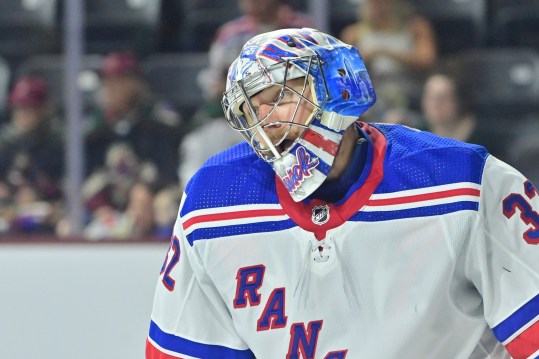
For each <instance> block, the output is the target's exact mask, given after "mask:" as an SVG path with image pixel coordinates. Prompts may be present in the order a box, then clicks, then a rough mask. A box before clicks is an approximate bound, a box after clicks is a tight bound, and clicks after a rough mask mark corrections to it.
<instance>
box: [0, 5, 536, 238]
mask: <svg viewBox="0 0 539 359" xmlns="http://www.w3.org/2000/svg"><path fill="white" fill-rule="evenodd" d="M185 1H186V2H188V1H189V0H185ZM235 1H237V4H236V5H237V7H238V10H239V12H240V14H239V15H238V16H237V17H234V18H232V19H230V20H229V21H224V20H223V21H221V22H219V21H217V22H216V23H215V24H214V25H215V26H214V27H213V28H209V29H205V33H204V34H201V37H209V36H211V39H212V41H211V43H210V44H208V45H209V46H208V48H202V49H201V48H197V47H194V45H193V47H192V48H189V47H187V49H185V48H180V47H178V46H175V45H174V44H173V43H174V40H173V39H174V37H175V36H180V35H179V34H178V33H176V32H171V31H169V33H167V34H168V36H169V42H168V43H164V44H162V49H163V51H173V52H175V51H191V50H192V51H197V52H199V51H204V52H205V53H206V55H207V66H206V67H205V68H203V69H201V71H199V72H198V74H197V77H196V78H197V81H196V82H197V83H196V84H191V86H192V89H193V90H192V91H193V92H197V93H199V95H200V97H201V99H202V100H201V105H200V106H197V107H196V109H195V110H194V111H183V110H182V108H180V107H181V106H179V105H178V103H174V101H170V100H169V99H167V98H166V97H160V96H159V95H158V94H157V93H156V92H154V91H153V90H152V87H151V86H150V85H149V80H150V79H149V78H148V76H147V74H146V73H145V71H144V69H143V62H144V59H145V57H147V56H148V54H141V53H140V52H137V48H136V46H133V48H132V49H129V46H127V48H125V47H123V48H118V49H111V51H108V52H106V53H104V54H103V57H102V58H100V60H99V63H98V66H97V69H96V71H97V74H98V77H99V79H98V82H97V83H98V88H97V90H96V91H95V101H93V102H92V103H91V106H88V107H87V108H86V107H85V108H84V113H83V121H84V124H83V128H84V134H83V139H84V155H85V160H84V163H85V168H84V171H85V172H84V183H83V188H82V193H81V196H82V198H83V201H84V206H85V207H84V210H85V218H84V229H83V233H82V235H83V237H84V238H85V239H88V240H103V239H157V240H168V239H169V236H170V234H171V233H172V226H173V225H174V221H175V219H176V211H177V209H178V204H179V201H180V199H181V194H182V189H183V187H184V186H185V185H186V184H187V183H188V181H189V178H190V177H191V176H192V175H193V174H194V173H195V171H196V170H197V169H198V168H199V167H200V166H201V165H202V164H203V163H204V162H205V161H206V160H207V159H208V158H209V157H210V156H212V155H213V154H215V153H217V152H219V151H221V150H223V149H225V148H227V147H229V146H232V145H234V144H236V143H239V142H241V141H242V139H241V137H240V136H239V135H238V134H237V133H236V132H235V131H233V130H231V129H229V128H228V125H227V123H226V121H225V119H224V117H223V113H222V108H221V104H220V101H221V97H222V94H223V92H224V89H225V83H226V72H227V69H228V67H229V65H230V64H231V63H232V61H233V59H234V58H235V57H236V56H237V54H238V53H239V51H240V49H241V47H242V45H243V44H244V43H245V41H246V40H247V39H249V38H251V37H252V36H254V35H256V34H258V33H261V32H265V31H270V30H274V29H278V28H286V27H314V26H315V24H314V21H313V19H312V18H311V17H310V16H309V15H308V14H307V13H306V12H305V9H298V8H296V6H295V5H296V3H295V2H292V1H290V2H289V1H286V0H235ZM229 2H230V1H229ZM331 4H332V3H330V6H333V5H331ZM354 4H355V5H354V10H355V13H354V15H353V18H352V19H350V21H346V22H344V21H343V22H342V23H340V24H341V26H340V27H338V28H336V27H335V26H333V27H332V29H333V30H332V31H333V32H334V33H333V35H334V36H336V37H339V38H340V39H341V40H343V41H345V42H347V43H349V44H352V45H354V46H357V47H358V48H359V49H360V52H361V53H362V56H363V57H364V60H365V63H366V65H367V68H368V70H369V73H370V75H371V77H372V81H373V83H374V86H375V89H376V91H377V96H378V99H377V104H376V105H375V106H374V107H373V109H372V110H370V111H369V112H368V113H367V114H366V115H365V117H364V118H363V120H365V121H374V122H386V123H399V124H404V125H407V126H411V127H415V128H418V129H420V130H425V131H431V132H433V133H436V134H438V135H441V136H445V137H452V138H456V139H458V140H462V141H468V142H472V143H478V144H481V145H484V146H486V147H487V149H488V150H489V151H490V152H491V153H492V154H494V155H495V156H497V157H499V158H502V159H503V160H505V161H507V162H509V163H510V164H514V165H515V166H517V168H519V169H520V170H521V171H523V172H524V174H525V175H527V176H528V177H529V178H530V179H531V180H532V181H535V182H536V183H539V140H538V138H539V112H538V111H537V108H534V107H533V106H531V107H530V108H525V111H512V108H510V109H509V110H508V111H507V110H506V109H500V110H499V111H498V109H497V108H496V109H495V106H489V105H488V104H487V106H485V105H484V104H482V105H483V106H478V105H477V103H475V102H474V99H475V97H474V94H473V93H471V92H470V89H471V88H472V87H473V86H471V85H470V84H471V81H472V82H473V79H470V74H469V72H466V71H464V70H463V68H462V66H455V65H454V64H455V62H454V61H449V60H448V59H450V60H451V59H453V58H452V56H453V55H456V54H457V53H456V52H455V53H451V52H449V53H447V52H442V50H441V49H442V48H443V47H442V46H441V44H440V41H441V39H443V35H444V34H440V33H439V32H437V29H436V23H435V22H434V20H433V19H430V18H428V17H427V16H424V15H423V14H422V13H421V12H420V11H418V10H419V9H418V7H417V5H416V6H414V4H413V3H412V2H407V1H406V0H362V1H357V2H356V3H354ZM184 15H188V14H184ZM169 21H179V20H178V18H174V17H173V18H171V19H169ZM166 25H167V23H166V22H164V23H163V29H162V31H164V32H166V31H168V28H167V27H166ZM208 32H211V34H208ZM182 44H183V45H182V46H188V44H187V45H186V43H185V41H184V42H182ZM199 46H200V45H199ZM1 56H2V54H0V57H1ZM10 66H11V67H14V65H10ZM12 72H13V73H14V74H16V76H14V77H13V78H12V80H11V81H10V84H9V93H8V94H7V96H6V101H7V104H6V106H5V107H6V111H4V115H3V118H2V120H1V122H0V126H1V130H0V238H1V237H21V238H22V237H29V236H30V235H41V236H55V237H58V238H61V237H66V236H67V235H68V233H69V225H68V223H67V219H66V218H67V215H66V205H65V203H66V198H65V186H66V184H65V180H66V177H65V174H66V173H65V164H66V163H65V162H66V161H65V159H64V157H65V144H66V135H67V133H66V126H65V124H66V121H65V118H64V113H63V111H62V110H61V109H60V108H59V107H58V106H57V105H55V101H53V99H54V98H56V99H57V98H61V97H62V94H57V93H56V94H55V93H53V92H54V91H53V88H52V87H51V86H50V84H49V83H48V82H47V79H46V78H45V77H42V76H39V75H35V74H34V75H33V74H26V73H17V71H16V69H14V71H12ZM1 75H2V74H1V71H0V77H1ZM517 75H518V74H517ZM517 75H515V76H517ZM533 75H535V76H537V73H531V74H530V75H529V76H533ZM472 76H473V74H472ZM521 76H525V75H521ZM0 81H1V78H0ZM499 86H509V85H508V84H505V83H501V84H499ZM0 95H1V94H0ZM0 97H1V96H0ZM536 102H537V101H536ZM493 105H496V104H493ZM485 108H486V109H487V110H485ZM523 109H524V107H523ZM489 110H490V111H489Z"/></svg>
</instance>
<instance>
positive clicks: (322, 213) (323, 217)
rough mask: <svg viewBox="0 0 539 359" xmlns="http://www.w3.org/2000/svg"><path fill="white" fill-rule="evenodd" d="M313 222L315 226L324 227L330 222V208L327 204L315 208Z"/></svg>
mask: <svg viewBox="0 0 539 359" xmlns="http://www.w3.org/2000/svg"><path fill="white" fill-rule="evenodd" d="M312 220H313V223H314V224H318V225H322V224H324V223H326V222H327V221H329V206H328V205H327V204H325V205H323V206H315V207H314V208H313V216H312Z"/></svg>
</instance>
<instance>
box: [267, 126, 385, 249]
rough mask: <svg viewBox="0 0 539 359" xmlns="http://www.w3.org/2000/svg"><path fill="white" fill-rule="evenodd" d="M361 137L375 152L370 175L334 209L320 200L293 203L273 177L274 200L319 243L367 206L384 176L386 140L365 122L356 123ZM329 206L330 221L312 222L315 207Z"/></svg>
mask: <svg viewBox="0 0 539 359" xmlns="http://www.w3.org/2000/svg"><path fill="white" fill-rule="evenodd" d="M356 124H357V125H358V126H359V128H360V129H361V131H362V132H363V135H364V136H365V137H366V138H367V140H368V141H369V142H370V143H371V145H372V148H373V149H374V151H373V153H372V162H371V163H372V165H371V170H370V173H369V176H368V177H367V179H366V180H365V182H364V183H363V185H361V186H360V187H359V188H358V189H357V190H356V191H355V192H354V193H353V194H352V195H351V196H350V197H349V198H348V199H347V200H346V201H345V202H344V203H342V204H340V205H338V206H336V205H335V204H333V203H326V202H325V201H322V200H319V199H313V200H311V201H310V202H309V203H308V204H307V203H305V202H294V200H293V199H292V197H291V196H290V194H289V193H288V191H287V189H286V187H285V186H284V184H283V183H282V182H281V181H280V180H279V178H277V177H276V179H275V183H276V189H277V197H278V198H279V202H280V203H281V206H282V207H283V210H284V211H285V212H286V214H287V215H288V216H289V217H290V218H291V219H292V220H293V221H294V222H295V223H297V224H298V225H299V226H300V227H301V228H303V229H304V230H306V231H309V232H313V233H314V235H315V237H316V238H317V239H319V240H322V239H324V238H325V236H326V232H327V231H328V230H330V229H332V228H335V227H338V226H340V225H342V224H343V223H344V222H346V221H347V220H348V219H349V218H350V217H352V216H353V215H354V214H355V213H356V212H358V211H359V210H360V209H361V207H363V206H364V205H365V204H367V201H368V200H369V198H370V197H371V195H372V194H373V193H374V190H375V189H376V187H378V184H379V183H380V182H381V181H382V178H383V176H384V156H385V152H386V138H385V137H384V135H383V134H382V133H381V132H380V131H379V130H378V129H376V128H375V127H373V126H370V125H369V124H367V123H364V122H360V121H358V122H356ZM324 205H327V206H328V207H329V220H328V221H327V222H326V223H324V224H322V225H319V224H315V223H313V221H312V211H313V208H314V207H315V206H324Z"/></svg>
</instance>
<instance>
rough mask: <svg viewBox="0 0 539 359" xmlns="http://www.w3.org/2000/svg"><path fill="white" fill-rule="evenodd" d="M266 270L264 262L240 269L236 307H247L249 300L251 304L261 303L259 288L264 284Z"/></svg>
mask: <svg viewBox="0 0 539 359" xmlns="http://www.w3.org/2000/svg"><path fill="white" fill-rule="evenodd" d="M265 271H266V267H265V266H264V265H263V264H259V265H255V266H251V267H243V268H240V269H238V274H236V296H235V298H234V308H236V309H237V308H245V307H246V306H247V302H249V305H250V306H256V305H259V304H260V293H258V290H259V289H260V287H261V286H262V282H263V280H264V272H265Z"/></svg>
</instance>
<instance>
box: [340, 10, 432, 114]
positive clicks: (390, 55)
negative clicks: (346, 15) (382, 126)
mask: <svg viewBox="0 0 539 359" xmlns="http://www.w3.org/2000/svg"><path fill="white" fill-rule="evenodd" d="M340 39H341V40H342V41H344V42H346V43H349V44H351V45H354V46H357V47H358V49H359V50H360V52H361V54H362V56H363V59H364V61H365V64H366V66H367V68H368V69H369V74H370V76H371V80H372V82H373V84H374V86H375V87H376V94H377V104H376V106H374V107H373V109H371V111H369V112H370V116H369V117H370V118H373V119H375V118H376V119H379V118H381V117H382V116H383V113H384V112H385V111H386V110H387V109H390V108H391V109H394V108H398V107H401V108H412V109H417V107H419V106H418V100H419V94H420V92H421V84H422V83H423V80H424V77H425V76H424V75H425V74H426V73H427V72H428V70H429V69H430V67H431V66H432V65H433V64H434V63H435V61H436V58H437V50H436V38H435V34H434V30H433V28H432V25H431V23H430V22H429V21H428V20H427V19H425V18H423V17H421V16H419V15H418V14H417V13H416V12H415V10H414V9H413V8H412V7H411V6H410V4H408V3H407V2H406V1H405V0H365V1H364V2H362V3H361V4H360V5H358V21H357V22H356V23H354V24H351V25H349V26H347V27H345V28H344V29H343V31H342V33H341V35H340Z"/></svg>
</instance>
